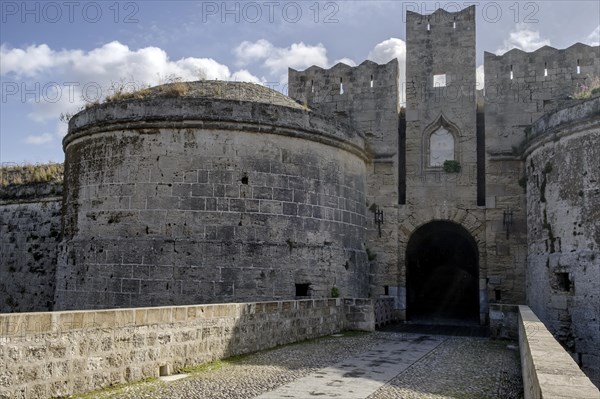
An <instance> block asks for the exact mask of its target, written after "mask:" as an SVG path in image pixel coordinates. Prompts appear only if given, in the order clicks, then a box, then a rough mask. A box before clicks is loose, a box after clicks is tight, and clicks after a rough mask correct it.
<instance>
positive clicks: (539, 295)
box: [525, 96, 600, 373]
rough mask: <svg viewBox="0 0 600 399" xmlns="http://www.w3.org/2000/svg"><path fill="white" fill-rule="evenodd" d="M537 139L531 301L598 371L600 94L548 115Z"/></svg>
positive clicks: (530, 192)
mask: <svg viewBox="0 0 600 399" xmlns="http://www.w3.org/2000/svg"><path fill="white" fill-rule="evenodd" d="M531 136H532V137H534V138H533V139H531V140H530V141H528V143H527V147H526V150H525V168H526V170H527V172H526V173H527V174H526V178H527V220H528V226H529V228H528V231H527V234H528V240H527V241H528V245H529V248H528V258H527V301H528V303H529V305H530V306H531V308H532V309H533V311H534V312H535V313H536V314H537V315H538V317H540V319H541V320H543V321H544V322H545V323H546V324H547V325H548V327H549V329H550V330H551V331H552V332H553V333H554V334H555V336H556V337H557V338H558V339H559V340H560V341H561V342H562V343H563V344H564V345H565V346H566V347H567V348H568V349H569V351H570V352H572V353H575V354H577V357H576V360H577V361H578V363H579V364H580V365H583V366H584V367H589V368H593V369H596V372H597V373H600V289H599V283H600V224H599V223H598V221H599V220H600V146H599V145H598V143H599V142H600V96H597V97H596V98H595V99H592V100H589V101H586V102H584V103H581V104H577V105H573V106H570V107H566V108H563V109H560V110H558V111H555V112H553V113H549V114H547V115H545V116H544V117H543V118H541V119H539V120H538V121H537V122H535V123H534V124H533V126H532V130H531Z"/></svg>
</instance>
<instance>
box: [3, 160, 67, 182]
mask: <svg viewBox="0 0 600 399" xmlns="http://www.w3.org/2000/svg"><path fill="white" fill-rule="evenodd" d="M63 174H64V167H63V164H61V163H46V164H29V163H26V164H21V165H19V164H16V165H9V164H4V165H3V166H1V167H0V187H7V186H21V185H27V184H35V183H62V181H63Z"/></svg>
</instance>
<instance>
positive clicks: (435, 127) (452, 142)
mask: <svg viewBox="0 0 600 399" xmlns="http://www.w3.org/2000/svg"><path fill="white" fill-rule="evenodd" d="M457 138H458V129H457V128H456V126H454V125H453V124H452V123H450V122H448V121H447V120H446V119H445V118H444V117H443V116H440V117H439V118H438V119H437V120H436V121H435V122H434V123H432V124H431V125H430V126H429V127H428V128H427V129H425V137H424V144H425V149H426V152H425V153H426V158H425V159H426V161H425V164H426V166H428V167H441V166H443V165H444V161H455V160H458V154H457V149H456V142H457Z"/></svg>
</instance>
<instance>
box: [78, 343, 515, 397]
mask: <svg viewBox="0 0 600 399" xmlns="http://www.w3.org/2000/svg"><path fill="white" fill-rule="evenodd" d="M412 335H413V334H402V333H390V332H376V333H373V334H359V335H357V334H345V335H344V336H337V337H336V336H331V337H327V338H322V339H318V340H314V341H310V342H305V343H299V344H294V345H288V346H284V347H281V348H277V349H274V350H269V351H264V352H260V353H257V354H253V355H249V356H246V357H243V358H241V359H236V360H234V361H231V362H228V361H225V362H217V363H215V364H213V365H212V366H211V367H202V368H199V369H198V370H197V371H194V372H192V373H191V374H190V376H189V377H188V378H185V379H182V380H179V381H175V382H170V383H164V382H161V381H152V382H147V383H141V384H132V385H128V386H125V387H123V388H120V389H118V390H107V391H103V392H99V393H94V394H88V395H86V396H85V397H86V398H101V399H108V398H111V399H114V398H123V399H129V398H152V399H154V398H164V399H175V398H194V399H196V398H202V399H204V398H206V399H213V398H214V399H237V398H240V399H241V398H255V397H257V396H259V395H261V394H264V393H266V392H269V391H272V390H274V389H276V388H277V387H281V386H283V385H286V384H289V383H291V382H293V381H296V380H298V379H300V378H303V377H306V376H308V375H310V374H313V373H316V372H318V371H319V370H320V369H323V368H326V367H331V366H334V365H336V364H337V363H340V362H342V361H344V363H348V362H351V361H352V358H353V357H355V356H357V355H359V354H361V353H364V352H367V351H369V350H371V349H373V348H375V347H376V346H378V345H380V344H382V343H385V342H389V341H388V340H407V339H414V338H415V337H413V336H412ZM436 338H437V339H439V340H440V341H441V343H440V344H439V345H437V346H436V347H435V348H434V349H433V350H431V351H430V352H429V353H427V354H426V355H425V356H423V357H421V358H420V359H419V360H418V361H416V362H415V363H414V364H412V366H410V367H408V368H406V369H405V370H404V371H402V372H401V373H400V374H399V375H397V376H396V377H394V378H392V379H391V380H390V381H389V382H388V383H387V384H385V385H384V386H382V387H380V388H379V389H377V391H375V392H374V393H372V394H371V395H370V396H369V399H387V398H407V399H409V398H435V399H438V398H460V399H466V398H473V399H475V398H477V399H487V398H490V399H491V398H498V399H510V398H520V397H521V396H520V395H522V383H521V377H520V365H519V357H518V351H517V350H516V349H510V348H508V345H509V343H507V342H505V341H492V340H490V339H487V338H474V337H445V336H437V337H436ZM306 397H307V398H310V397H314V396H311V395H310V394H309V393H307V395H306ZM319 397H325V396H319ZM339 397H340V398H343V397H344V396H343V395H341V396H339Z"/></svg>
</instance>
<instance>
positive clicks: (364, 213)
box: [0, 7, 600, 367]
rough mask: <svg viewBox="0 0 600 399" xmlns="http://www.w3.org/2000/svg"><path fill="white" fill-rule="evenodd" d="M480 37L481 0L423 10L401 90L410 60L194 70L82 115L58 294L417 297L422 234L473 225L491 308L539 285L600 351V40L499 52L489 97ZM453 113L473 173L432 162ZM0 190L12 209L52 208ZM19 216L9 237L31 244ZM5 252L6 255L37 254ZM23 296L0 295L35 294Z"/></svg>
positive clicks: (83, 298)
mask: <svg viewBox="0 0 600 399" xmlns="http://www.w3.org/2000/svg"><path fill="white" fill-rule="evenodd" d="M475 40H476V29H475V9H474V7H469V8H466V9H465V10H463V11H460V12H457V13H448V12H446V11H444V10H438V11H436V12H435V13H434V14H432V15H420V14H416V13H411V12H409V13H408V15H407V103H406V109H405V110H402V109H401V108H400V104H399V87H398V64H397V61H396V60H394V61H391V62H390V63H388V64H385V65H378V64H375V63H373V62H370V61H365V62H363V63H362V64H360V65H359V66H356V67H350V66H347V65H344V64H338V65H336V66H334V67H332V68H330V69H322V68H318V67H311V68H309V69H307V70H306V71H295V70H292V69H291V70H290V71H289V95H290V97H291V98H289V97H285V96H283V95H280V94H278V93H276V92H274V91H270V90H267V89H265V88H262V87H259V86H257V85H250V84H242V83H223V82H221V83H218V82H198V83H192V84H190V85H188V86H186V87H187V89H186V93H185V95H176V96H173V95H171V96H169V95H164V93H163V94H161V93H158V95H152V94H157V93H150V94H151V95H148V96H147V97H146V98H142V99H131V100H123V101H120V102H114V103H107V104H103V105H100V106H96V107H93V108H91V109H89V110H86V111H83V112H82V113H80V114H78V115H76V116H75V117H74V118H73V119H72V121H71V124H70V131H69V135H68V136H67V137H66V138H65V141H64V147H65V153H66V172H65V195H64V205H63V207H62V213H63V222H62V223H63V227H62V229H63V236H62V240H63V241H62V244H61V246H60V253H59V254H58V255H56V253H52V250H53V249H49V251H50V252H49V257H48V259H53V257H56V256H58V261H57V263H58V267H57V271H56V293H55V301H56V303H55V304H54V305H52V306H53V309H57V310H58V309H72V308H106V307H139V306H158V305H185V304H195V303H210V302H234V301H235V302H240V301H255V300H271V299H277V300H279V299H291V298H294V297H296V296H305V295H306V296H311V297H328V296H331V295H332V293H333V291H332V288H334V287H335V288H337V289H338V291H339V294H340V295H342V296H353V297H366V296H372V297H378V296H381V295H389V296H392V297H394V298H395V300H396V307H397V311H398V315H399V316H400V317H401V318H402V319H406V318H407V317H408V318H410V317H411V314H410V311H411V309H410V308H411V306H413V307H414V305H415V304H417V303H418V302H419V300H417V299H418V298H419V297H418V295H417V296H415V292H416V291H418V289H419V287H418V286H412V287H411V278H413V280H414V276H415V274H414V272H413V274H412V276H413V277H411V270H409V269H410V268H411V267H413V266H414V265H417V266H418V264H419V262H420V261H421V260H426V259H421V258H419V256H417V255H415V253H416V252H420V251H419V250H422V249H423V248H426V247H421V246H420V245H425V244H427V242H428V240H429V241H432V240H434V239H439V238H440V237H442V238H444V237H450V236H452V237H455V236H458V237H460V240H459V241H456V242H457V243H459V244H460V245H461V246H462V247H461V248H465V249H467V248H469V247H470V249H469V251H471V255H472V256H474V260H473V265H472V268H471V269H468V270H466V269H465V271H464V272H465V273H466V274H468V275H469V276H468V278H469V279H472V280H473V282H474V285H473V284H470V285H469V286H468V288H469V290H470V289H471V288H472V287H471V286H472V285H473V287H474V291H473V293H474V294H473V295H471V294H469V295H471V296H472V297H473V299H474V301H475V306H476V307H477V309H478V312H479V313H478V318H479V321H480V322H481V323H486V322H488V320H487V318H488V306H489V305H490V304H498V305H501V304H511V303H525V302H528V303H531V305H532V308H533V309H534V311H535V312H536V313H538V312H539V313H538V314H539V316H540V318H541V319H542V320H543V321H544V322H546V323H547V324H548V325H549V327H550V328H551V329H552V330H553V332H555V333H556V334H557V336H558V337H559V338H561V340H562V341H563V343H565V344H566V345H567V346H568V347H569V349H570V350H572V351H574V352H576V353H577V354H578V356H579V357H580V363H581V364H583V365H587V366H589V367H592V366H594V365H596V366H598V365H599V364H600V362H599V361H598V359H597V357H594V356H593V354H594V353H598V352H599V350H598V346H597V345H598V342H600V337H599V336H598V334H600V332H599V331H600V329H599V327H598V324H597V323H598V320H600V317H599V314H600V305H598V299H597V297H595V296H593V293H594V292H595V291H597V288H598V278H599V277H598V273H599V272H598V270H599V265H598V259H600V256H599V254H598V241H599V240H600V237H599V236H598V234H597V231H596V230H597V226H596V224H597V221H598V220H599V219H600V215H598V203H599V201H598V198H597V182H598V180H599V179H598V175H599V173H600V172H599V168H598V164H597V162H598V156H597V155H598V154H596V152H597V151H596V150H597V147H598V145H597V143H598V125H597V116H598V114H599V112H598V109H597V106H598V105H597V103H598V98H597V97H596V99H595V100H591V101H588V102H585V103H581V102H580V103H579V105H573V104H575V103H574V102H573V101H572V99H571V98H569V97H570V96H571V95H572V94H573V92H574V90H575V88H576V86H577V85H578V84H580V83H585V82H589V80H590V79H591V77H592V76H595V75H596V74H597V73H598V70H599V67H600V47H598V46H596V47H590V46H586V45H582V44H579V43H578V44H575V45H573V46H571V47H569V48H568V49H565V50H557V49H553V48H550V47H544V48H541V49H539V50H537V51H535V52H532V53H525V52H522V51H520V50H511V51H509V52H508V53H506V54H504V55H502V56H496V55H492V54H490V53H486V54H485V66H484V68H485V97H483V99H482V98H481V97H479V98H478V94H477V91H476V83H475V66H476V64H475ZM465 71H467V72H465ZM435 75H437V77H435V78H434V76H435ZM442 75H443V77H444V84H443V85H442V84H440V82H441V81H439V80H438V79H439V77H440V76H442ZM436 84H437V86H436ZM165 87H166V86H165ZM169 87H171V86H169ZM163 88H164V87H163ZM153 90H159V91H160V89H153ZM167 91H168V89H167ZM294 100H295V101H294ZM482 100H483V102H484V106H483V110H482V108H481V106H480V107H479V108H478V104H480V103H481V102H482ZM540 118H541V119H540ZM536 121H537V122H536ZM440 129H444V130H445V131H446V134H447V136H446V137H451V142H452V148H453V158H452V159H453V160H455V161H457V163H458V164H459V165H460V169H461V170H460V173H457V174H452V173H449V172H447V171H446V170H444V168H443V167H442V166H441V165H438V164H432V162H431V155H432V153H433V151H434V150H433V149H432V148H431V145H432V144H431V143H432V141H431V137H432V136H433V134H434V133H436V132H438V131H439V130H440ZM446 140H450V139H446ZM548 164H550V165H551V166H547V165H548ZM582 171H583V172H582ZM542 199H543V200H542ZM53 204H54V205H52V206H51V207H50V208H48V209H49V210H48V211H47V212H49V213H50V214H49V215H48V218H50V219H51V220H52V222H50V224H49V226H50V227H49V228H55V227H56V226H57V218H56V216H57V215H56V213H57V212H58V209H59V205H58V203H57V202H54V203H53ZM0 206H2V207H5V209H6V211H5V212H3V213H0V215H2V218H3V219H2V223H1V224H0V228H2V229H6V230H7V231H17V230H16V228H14V227H10V226H17V225H21V224H22V222H21V220H20V219H19V218H20V217H22V216H23V215H28V214H27V212H30V209H35V210H36V212H38V211H39V212H41V211H40V210H39V209H37V208H39V206H40V205H35V204H31V205H27V206H26V207H27V209H25V208H23V207H24V206H25V205H19V204H12V203H11V204H2V205H0ZM19 207H21V208H19ZM377 210H382V211H383V213H384V223H383V224H382V225H381V236H380V234H379V228H378V226H377V225H376V224H375V223H374V212H375V211H377ZM39 212H38V215H41V216H43V214H42V213H39ZM44 212H46V211H44ZM19 215H21V216H19ZM509 216H511V217H510V223H509V224H508V225H507V223H505V222H506V220H507V218H509ZM29 220H35V218H34V219H29ZM6 226H8V227H6ZM52 226H54V227H52ZM428 229H429V230H428ZM436 230H437V232H442V233H444V234H445V235H436V234H437V232H436ZM19 234H21V233H18V234H17V235H16V236H15V237H16V238H15V241H13V242H9V241H10V240H12V238H10V237H8V238H6V240H5V241H3V249H4V248H7V250H8V251H19V250H20V251H22V250H23V248H27V245H33V244H29V243H28V241H27V240H28V237H29V240H30V242H31V243H33V242H34V241H31V240H32V238H31V234H30V233H24V234H25V235H23V234H21V235H19ZM27 234H29V235H27ZM49 234H52V233H51V232H49ZM2 240H4V238H2ZM23 240H24V241H25V244H24V245H21V244H19V248H20V249H17V248H16V246H15V242H17V243H19V242H22V241H23ZM434 241H435V240H434ZM44 245H48V242H45V243H44ZM48 248H50V247H48ZM52 248H53V247H52ZM57 251H58V250H57ZM421 252H422V251H421ZM11 253H12V252H11ZM14 253H19V252H14ZM4 254H8V252H5V251H4V250H3V258H2V269H1V270H0V273H6V270H7V269H9V268H11V267H12V268H13V269H14V268H15V267H14V265H15V264H16V263H19V262H21V263H19V264H21V265H26V262H28V261H27V260H26V259H27V258H26V257H23V258H18V256H13V257H12V258H9V256H8V255H4ZM471 255H469V256H471ZM50 263H52V262H50ZM50 263H48V264H47V265H46V266H44V267H43V270H46V271H47V273H48V275H47V276H48V277H49V278H50V277H51V276H50V274H52V273H54V266H53V265H52V264H50ZM11 265H13V266H11ZM411 265H412V266H411ZM18 269H19V270H24V271H25V272H24V273H28V272H27V271H26V270H28V269H27V268H26V267H25V266H19V267H18ZM465 273H463V275H465V276H466V274H465ZM7 275H8V274H7ZM11 276H12V277H11V278H13V279H14V281H25V280H26V277H25V276H26V274H23V275H20V276H17V275H16V274H14V273H13V274H11ZM47 281H50V280H47ZM52 281H53V280H52ZM438 283H439V282H438ZM15 286H17V284H15ZM44 290H45V291H44V292H45V293H43V294H40V298H46V297H48V294H47V293H48V292H50V291H51V290H52V289H51V287H50V285H48V286H47V287H45V288H44ZM31 292H33V291H29V293H31ZM13 296H14V295H13ZM15 298H17V299H18V298H19V297H18V296H15ZM415 298H417V299H415ZM425 299H427V298H425ZM31 301H33V303H36V305H35V307H34V308H31V309H30V310H41V309H43V307H42V308H40V306H42V305H41V303H42V302H43V301H41V300H37V299H34V298H33V297H32V299H31ZM45 301H46V302H47V300H45ZM411 301H412V302H411ZM24 302H27V299H26V293H23V296H22V298H21V299H20V300H19V301H18V304H19V306H18V307H17V306H12V307H11V306H7V305H9V304H8V303H6V300H4V301H3V302H1V303H0V307H2V308H1V309H2V311H5V310H6V311H14V310H29V309H27V308H21V306H23V305H22V304H23V303H24ZM590 365H591V366H590Z"/></svg>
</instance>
